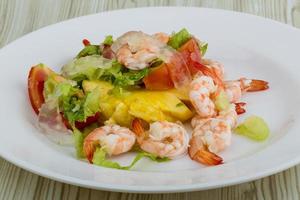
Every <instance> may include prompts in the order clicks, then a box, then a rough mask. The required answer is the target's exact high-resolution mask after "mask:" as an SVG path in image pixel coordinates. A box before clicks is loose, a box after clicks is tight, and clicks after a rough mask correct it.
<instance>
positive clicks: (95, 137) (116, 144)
mask: <svg viewBox="0 0 300 200" xmlns="http://www.w3.org/2000/svg"><path fill="white" fill-rule="evenodd" d="M135 140H136V136H135V134H134V133H133V132H132V131H130V130H129V129H128V128H124V127H120V126H118V125H106V126H102V127H100V128H96V129H95V130H93V131H92V132H91V133H90V134H89V135H88V136H87V137H86V138H85V139H84V142H83V150H84V153H85V155H86V157H87V159H88V160H89V162H92V159H93V155H94V152H95V150H96V147H97V146H101V147H105V148H106V151H107V153H108V155H110V156H111V155H119V154H122V153H125V152H128V151H129V150H130V149H131V148H132V146H133V145H134V143H135Z"/></svg>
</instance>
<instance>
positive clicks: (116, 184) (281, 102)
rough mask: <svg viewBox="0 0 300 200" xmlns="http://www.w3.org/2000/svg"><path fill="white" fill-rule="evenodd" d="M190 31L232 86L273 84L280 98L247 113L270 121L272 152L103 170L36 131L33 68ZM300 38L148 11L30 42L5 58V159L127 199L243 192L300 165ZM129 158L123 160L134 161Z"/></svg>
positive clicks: (239, 148)
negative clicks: (115, 41) (233, 188)
mask: <svg viewBox="0 0 300 200" xmlns="http://www.w3.org/2000/svg"><path fill="white" fill-rule="evenodd" d="M182 27H186V28H187V29H188V30H189V31H190V32H191V33H193V34H194V35H196V36H197V37H199V38H201V39H202V40H204V41H207V42H208V43H209V50H208V54H207V56H206V57H209V58H213V59H215V60H218V61H220V62H222V63H224V65H225V68H226V73H227V77H228V78H238V77H241V76H247V77H251V78H252V77H254V78H260V79H265V80H268V81H269V82H270V86H271V88H270V90H269V91H267V92H260V93H256V94H248V95H246V96H245V98H244V101H246V102H248V106H247V111H248V112H247V114H246V115H250V114H257V115H259V116H262V117H263V118H264V119H265V120H266V121H267V122H268V123H269V125H270V128H271V131H272V134H271V137H270V138H269V140H268V141H266V142H263V143H257V142H252V141H250V140H247V139H246V138H243V137H239V136H236V135H235V136H234V138H233V145H232V146H231V147H230V148H228V149H227V150H226V151H224V152H223V153H222V154H221V156H222V157H223V158H224V159H225V164H223V165H220V166H216V167H203V166H201V165H200V164H197V163H195V162H193V161H191V160H189V159H188V158H187V157H185V158H182V159H179V160H175V161H171V162H169V163H161V164H157V163H153V162H150V161H148V160H146V159H145V160H143V161H141V162H140V163H139V164H138V165H137V168H136V169H135V170H134V171H121V170H114V169H107V168H101V167H97V166H93V165H90V164H88V163H87V162H85V161H80V160H77V159H76V158H75V155H74V150H73V149H72V148H65V147H61V146H58V145H56V144H53V143H51V142H49V141H48V140H47V139H46V138H45V136H44V135H42V134H41V133H40V132H39V130H38V129H36V128H35V121H36V116H35V114H34V112H33V110H32V109H31V106H30V103H29V100H28V95H27V88H26V81H27V74H28V71H29V69H30V66H31V65H34V64H36V63H39V62H43V63H46V64H47V65H49V66H51V67H53V68H54V69H56V70H59V68H60V67H61V66H62V65H63V64H64V63H66V62H67V61H69V60H70V59H71V58H72V57H74V55H76V53H77V52H78V51H79V50H80V49H81V48H82V44H81V40H82V39H83V38H88V39H90V40H91V41H92V42H94V43H96V42H100V41H102V40H103V38H104V36H105V35H108V34H113V35H114V36H118V35H120V34H122V33H124V32H126V31H128V30H142V31H144V32H147V33H155V32H158V31H162V32H168V33H170V32H172V31H175V30H179V29H181V28H182ZM299 53H300V31H299V30H296V29H295V28H292V27H289V26H287V25H283V24H280V23H277V22H275V21H271V20H267V19H263V18H259V17H255V16H251V15H246V14H241V13H236V12H229V11H222V10H212V9H203V8H201V9H200V8H178V7H177V8H141V9H129V10H121V11H113V12H106V13H100V14H96V15H90V16H86V17H80V18H76V19H72V20H69V21H65V22H62V23H58V24H55V25H52V26H49V27H46V28H43V29H40V30H38V31H36V32H33V33H31V34H28V35H26V36H24V37H22V38H20V39H18V40H16V41H14V42H12V43H11V44H9V45H8V46H6V47H4V48H3V49H2V50H1V51H0V66H1V79H0V87H1V99H0V105H1V117H0V121H1V131H0V155H1V156H2V157H3V158H5V159H6V160H8V161H10V162H12V163H14V164H16V165H18V166H20V167H22V168H24V169H27V170H29V171H31V172H34V173H37V174H39V175H42V176H45V177H49V178H52V179H55V180H58V181H62V182H67V183H71V184H75V185H80V186H84V187H90V188H97V189H104V190H113V191H126V192H180V191H193V190H202V189H208V188H216V187H221V186H225V185H232V184H237V183H241V182H245V181H250V180H253V179H258V178H260V177H263V176H267V175H270V174H273V173H276V172H279V171H281V170H284V169H286V168H288V167H291V166H293V165H295V164H297V163H298V162H299V160H300V145H299V141H300V134H299V129H300V118H299V105H300V97H299V91H298V90H299V87H300V80H299V78H298V76H299V75H300V70H299V69H300V68H299V55H300V54H299ZM129 157H131V155H128V156H123V157H120V158H118V160H121V162H123V163H125V162H128V161H129Z"/></svg>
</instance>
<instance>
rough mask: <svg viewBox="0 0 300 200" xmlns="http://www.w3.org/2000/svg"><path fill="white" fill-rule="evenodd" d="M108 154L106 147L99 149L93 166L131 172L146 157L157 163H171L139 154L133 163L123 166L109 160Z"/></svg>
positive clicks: (95, 154)
mask: <svg viewBox="0 0 300 200" xmlns="http://www.w3.org/2000/svg"><path fill="white" fill-rule="evenodd" d="M106 155H107V152H106V150H105V148H104V147H102V148H97V149H96V151H95V153H94V156H93V164H95V165H99V166H102V167H108V168H115V169H122V170H129V169H131V168H132V167H133V166H134V165H135V164H136V163H137V162H138V161H139V160H140V159H142V158H144V157H148V158H150V159H151V160H153V161H156V162H165V161H169V159H168V158H158V157H157V156H155V155H153V154H150V153H147V152H139V153H138V154H137V155H136V156H135V158H134V159H133V161H132V162H131V163H130V164H129V165H128V166H121V165H120V164H119V163H117V162H114V161H111V160H107V158H106Z"/></svg>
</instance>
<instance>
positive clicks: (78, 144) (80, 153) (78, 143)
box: [73, 128, 85, 158]
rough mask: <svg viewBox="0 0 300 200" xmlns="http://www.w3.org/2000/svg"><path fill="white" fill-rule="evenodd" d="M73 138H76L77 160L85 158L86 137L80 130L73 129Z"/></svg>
mask: <svg viewBox="0 0 300 200" xmlns="http://www.w3.org/2000/svg"><path fill="white" fill-rule="evenodd" d="M73 137H74V143H75V149H76V156H77V158H84V157H85V155H84V152H83V141H84V135H83V134H82V133H81V132H80V131H79V130H78V129H76V128H73Z"/></svg>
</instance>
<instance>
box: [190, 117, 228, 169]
mask: <svg viewBox="0 0 300 200" xmlns="http://www.w3.org/2000/svg"><path fill="white" fill-rule="evenodd" d="M230 143H231V127H230V124H229V123H228V122H227V121H226V120H223V119H217V118H209V119H208V120H206V122H204V123H202V124H201V125H199V126H196V128H195V129H194V130H193V136H192V138H191V140H190V142H189V145H190V146H189V149H188V153H189V156H190V158H191V159H193V160H196V161H197V162H200V163H203V164H206V165H218V164H221V163H222V162H223V159H222V158H221V157H219V156H218V155H217V154H216V153H218V152H220V151H222V150H223V149H225V148H226V147H227V146H229V145H230Z"/></svg>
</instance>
